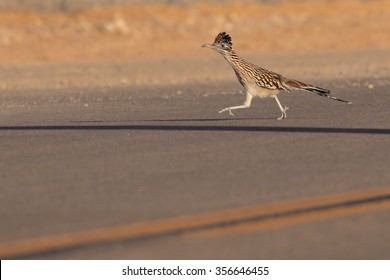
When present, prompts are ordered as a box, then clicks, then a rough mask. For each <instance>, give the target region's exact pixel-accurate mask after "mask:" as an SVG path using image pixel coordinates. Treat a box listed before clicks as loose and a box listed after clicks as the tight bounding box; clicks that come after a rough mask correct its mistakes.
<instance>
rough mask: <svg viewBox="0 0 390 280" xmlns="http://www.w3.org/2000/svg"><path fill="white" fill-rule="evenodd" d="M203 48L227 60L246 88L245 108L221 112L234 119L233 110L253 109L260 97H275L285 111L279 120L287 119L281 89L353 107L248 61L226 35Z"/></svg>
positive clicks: (227, 109)
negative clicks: (313, 94)
mask: <svg viewBox="0 0 390 280" xmlns="http://www.w3.org/2000/svg"><path fill="white" fill-rule="evenodd" d="M202 47H205V48H210V49H213V50H216V51H217V52H218V53H220V54H221V55H222V56H223V57H224V58H225V59H226V61H227V62H228V63H229V64H230V66H231V67H232V68H233V70H234V72H235V73H236V76H237V79H238V81H239V82H240V83H241V85H242V86H243V87H244V90H245V93H246V99H245V102H244V104H243V105H239V106H233V107H228V108H225V109H222V110H221V111H219V113H222V112H225V111H228V112H229V114H230V115H232V116H233V115H234V114H233V113H232V110H237V109H245V108H249V107H250V106H251V102H252V98H253V97H254V96H259V97H260V98H265V97H273V98H275V100H276V103H278V106H279V108H280V110H281V111H282V116H281V117H280V118H278V120H281V119H283V118H286V117H287V114H286V111H287V109H288V107H287V106H285V107H283V106H282V105H281V104H280V101H279V99H278V97H277V94H278V93H279V91H280V90H284V91H287V92H290V90H292V89H298V90H306V91H310V92H313V93H316V94H318V95H320V96H324V97H327V98H331V99H333V100H337V101H341V102H345V103H348V104H351V102H349V101H347V100H342V99H339V98H336V97H334V96H331V94H330V91H329V90H327V89H324V88H320V87H316V86H313V85H311V84H307V83H303V82H300V81H297V80H293V79H288V78H286V77H283V76H282V75H280V74H277V73H275V72H272V71H269V70H267V69H264V68H261V67H259V66H257V65H254V64H252V63H250V62H247V61H245V60H244V59H242V58H241V57H239V56H238V55H237V54H236V53H235V51H234V50H233V43H232V38H231V37H230V36H229V35H228V34H226V32H221V33H219V34H218V35H217V37H216V38H215V41H214V43H213V44H204V45H202Z"/></svg>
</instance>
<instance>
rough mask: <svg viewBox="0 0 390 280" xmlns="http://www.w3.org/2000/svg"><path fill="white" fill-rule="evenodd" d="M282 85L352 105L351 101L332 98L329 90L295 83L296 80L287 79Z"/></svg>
mask: <svg viewBox="0 0 390 280" xmlns="http://www.w3.org/2000/svg"><path fill="white" fill-rule="evenodd" d="M284 83H285V84H286V85H287V86H288V87H290V88H295V89H303V90H307V91H310V92H314V93H316V94H318V95H320V96H324V97H327V98H330V99H333V100H337V101H340V102H344V103H348V104H352V102H351V101H348V100H344V99H340V98H337V97H334V96H332V95H331V93H330V90H328V89H324V88H320V87H316V86H313V85H310V84H307V83H304V82H300V81H297V80H290V79H287V80H286V81H285V82H284Z"/></svg>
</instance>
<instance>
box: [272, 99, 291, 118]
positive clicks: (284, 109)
mask: <svg viewBox="0 0 390 280" xmlns="http://www.w3.org/2000/svg"><path fill="white" fill-rule="evenodd" d="M274 98H275V100H276V103H278V105H279V108H280V111H282V116H281V117H280V118H278V121H280V120H281V119H285V118H287V114H286V111H287V110H288V107H287V106H285V107H284V108H283V107H282V104H280V101H279V99H278V97H277V96H276V95H275V96H274Z"/></svg>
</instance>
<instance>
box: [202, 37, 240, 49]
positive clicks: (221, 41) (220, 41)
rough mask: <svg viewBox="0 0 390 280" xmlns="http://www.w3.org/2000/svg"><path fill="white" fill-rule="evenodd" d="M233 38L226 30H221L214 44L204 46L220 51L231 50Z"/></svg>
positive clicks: (204, 46)
mask: <svg viewBox="0 0 390 280" xmlns="http://www.w3.org/2000/svg"><path fill="white" fill-rule="evenodd" d="M232 46H233V43H232V38H231V37H230V36H229V34H227V33H226V32H221V33H219V34H218V35H217V37H215V41H214V43H212V44H204V45H202V47H203V48H210V49H214V50H216V51H217V52H219V53H224V52H229V51H231V50H233V47H232Z"/></svg>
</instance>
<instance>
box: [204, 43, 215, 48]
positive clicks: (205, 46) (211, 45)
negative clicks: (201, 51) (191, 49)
mask: <svg viewBox="0 0 390 280" xmlns="http://www.w3.org/2000/svg"><path fill="white" fill-rule="evenodd" d="M202 48H209V49H216V47H215V46H214V45H213V44H203V45H202Z"/></svg>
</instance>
